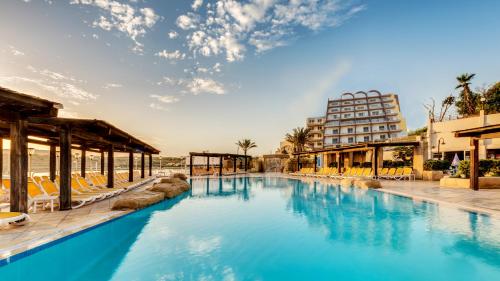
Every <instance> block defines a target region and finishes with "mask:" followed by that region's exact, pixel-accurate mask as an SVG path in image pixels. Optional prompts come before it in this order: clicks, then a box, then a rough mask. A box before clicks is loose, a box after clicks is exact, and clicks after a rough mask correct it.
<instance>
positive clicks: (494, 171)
mask: <svg viewBox="0 0 500 281" xmlns="http://www.w3.org/2000/svg"><path fill="white" fill-rule="evenodd" d="M462 175H464V176H465V177H466V178H469V177H470V161H469V160H463V161H460V163H459V164H458V176H462ZM479 176H480V177H484V176H500V160H495V159H482V160H479Z"/></svg>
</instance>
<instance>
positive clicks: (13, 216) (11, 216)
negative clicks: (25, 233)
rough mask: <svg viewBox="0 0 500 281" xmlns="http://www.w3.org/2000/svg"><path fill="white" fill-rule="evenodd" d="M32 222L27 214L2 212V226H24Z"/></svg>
mask: <svg viewBox="0 0 500 281" xmlns="http://www.w3.org/2000/svg"><path fill="white" fill-rule="evenodd" d="M29 220H30V217H29V216H28V215H27V214H24V213H19V212H0V225H5V224H9V223H15V224H19V225H22V224H24V223H26V222H28V221H29Z"/></svg>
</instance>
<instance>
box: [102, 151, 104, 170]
mask: <svg viewBox="0 0 500 281" xmlns="http://www.w3.org/2000/svg"><path fill="white" fill-rule="evenodd" d="M101 175H104V151H103V150H101Z"/></svg>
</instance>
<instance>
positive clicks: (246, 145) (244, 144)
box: [236, 139, 257, 170]
mask: <svg viewBox="0 0 500 281" xmlns="http://www.w3.org/2000/svg"><path fill="white" fill-rule="evenodd" d="M236 145H237V146H238V147H239V148H241V150H243V153H244V154H245V170H246V167H247V152H248V151H249V150H250V149H252V148H255V147H257V145H256V144H255V142H254V141H252V140H251V139H242V140H239V141H238V142H237V143H236Z"/></svg>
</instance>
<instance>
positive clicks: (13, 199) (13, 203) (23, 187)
mask: <svg viewBox="0 0 500 281" xmlns="http://www.w3.org/2000/svg"><path fill="white" fill-rule="evenodd" d="M26 126H27V122H26V120H21V119H17V120H15V121H14V122H12V123H11V125H10V181H11V186H10V211H11V212H22V213H28V142H27V141H28V134H27V131H26ZM2 153H3V151H2Z"/></svg>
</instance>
